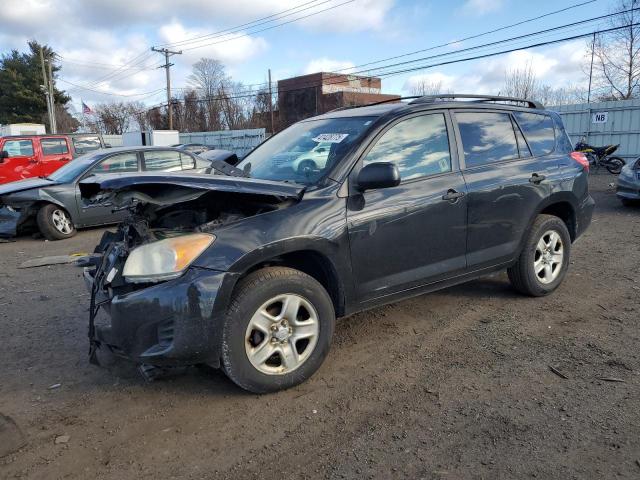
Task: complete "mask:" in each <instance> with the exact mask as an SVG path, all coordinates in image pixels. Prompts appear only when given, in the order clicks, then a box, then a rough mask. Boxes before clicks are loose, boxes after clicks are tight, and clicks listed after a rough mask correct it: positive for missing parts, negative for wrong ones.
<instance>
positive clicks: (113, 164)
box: [91, 152, 138, 174]
mask: <svg viewBox="0 0 640 480" xmlns="http://www.w3.org/2000/svg"><path fill="white" fill-rule="evenodd" d="M137 171H138V155H137V154H136V153H135V152H133V153H120V154H118V155H113V156H112V157H109V158H107V159H105V160H103V161H102V162H100V163H99V164H98V165H96V166H95V167H93V169H92V170H91V173H92V174H99V173H128V172H137Z"/></svg>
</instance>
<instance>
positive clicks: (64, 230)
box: [36, 203, 76, 240]
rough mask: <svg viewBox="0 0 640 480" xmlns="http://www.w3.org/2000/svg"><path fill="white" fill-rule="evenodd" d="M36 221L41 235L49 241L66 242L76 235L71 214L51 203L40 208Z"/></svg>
mask: <svg viewBox="0 0 640 480" xmlns="http://www.w3.org/2000/svg"><path fill="white" fill-rule="evenodd" d="M36 221H37V223H38V229H39V230H40V233H42V235H43V236H44V238H46V239H47V240H64V239H65V238H70V237H73V236H74V235H75V234H76V227H75V226H74V225H73V221H72V220H71V216H70V215H69V212H67V211H66V210H65V209H64V208H62V207H59V206H58V205H53V204H51V203H49V204H47V205H45V206H43V207H42V208H40V210H38V216H37V218H36Z"/></svg>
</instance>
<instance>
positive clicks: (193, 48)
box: [184, 0, 356, 50]
mask: <svg viewBox="0 0 640 480" xmlns="http://www.w3.org/2000/svg"><path fill="white" fill-rule="evenodd" d="M355 1H356V0H348V1H346V2H342V3H339V4H337V5H333V6H331V7H327V8H324V9H322V10H318V11H317V12H313V13H309V14H307V15H303V16H301V17H298V18H294V19H292V20H288V21H286V22H282V23H278V24H276V25H272V26H270V27H266V28H262V29H259V30H253V31H251V32H247V33H242V34H240V35H237V36H235V37H232V38H225V39H223V40H218V41H217V42H210V43H205V44H203V45H196V46H194V47H188V48H184V50H195V49H197V48H204V47H209V46H211V45H217V44H219V43H225V42H230V41H232V40H237V39H238V38H243V37H248V36H251V35H253V34H255V33H261V32H266V31H267V30H272V29H274V28H278V27H282V26H283V25H288V24H290V23H294V22H297V21H299V20H304V19H305V18H309V17H313V16H315V15H319V14H321V13H324V12H327V11H329V10H334V9H336V8H338V7H342V6H343V5H347V4H349V3H353V2H355Z"/></svg>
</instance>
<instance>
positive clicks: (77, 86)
mask: <svg viewBox="0 0 640 480" xmlns="http://www.w3.org/2000/svg"><path fill="white" fill-rule="evenodd" d="M58 80H59V81H61V82H64V83H68V84H69V85H73V86H74V87H76V88H79V89H81V90H87V91H90V92H96V93H102V94H103V95H112V96H115V97H140V96H143V95H148V94H150V93H156V92H160V91H162V90H164V88H156V89H155V90H151V91H149V92H142V93H129V94H126V93H114V92H105V91H102V90H96V89H94V88H87V87H83V86H81V85H78V84H76V83H73V82H70V81H69V80H65V79H63V78H58Z"/></svg>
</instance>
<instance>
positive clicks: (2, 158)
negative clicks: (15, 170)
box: [0, 150, 9, 160]
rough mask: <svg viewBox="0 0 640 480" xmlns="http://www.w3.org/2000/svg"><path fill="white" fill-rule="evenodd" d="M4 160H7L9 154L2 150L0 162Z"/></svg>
mask: <svg viewBox="0 0 640 480" xmlns="http://www.w3.org/2000/svg"><path fill="white" fill-rule="evenodd" d="M5 158H9V152H7V151H6V150H2V151H1V152H0V160H4V159H5Z"/></svg>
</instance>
